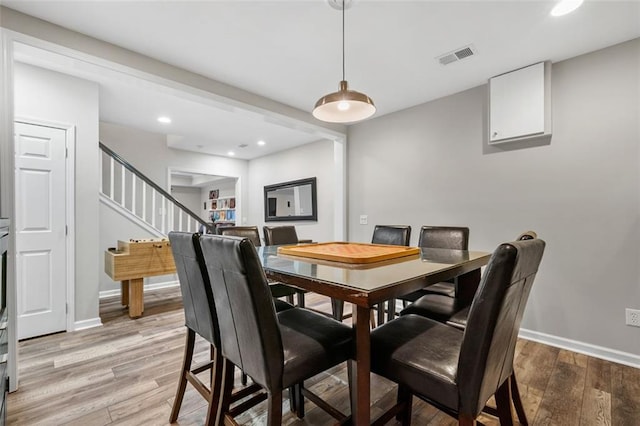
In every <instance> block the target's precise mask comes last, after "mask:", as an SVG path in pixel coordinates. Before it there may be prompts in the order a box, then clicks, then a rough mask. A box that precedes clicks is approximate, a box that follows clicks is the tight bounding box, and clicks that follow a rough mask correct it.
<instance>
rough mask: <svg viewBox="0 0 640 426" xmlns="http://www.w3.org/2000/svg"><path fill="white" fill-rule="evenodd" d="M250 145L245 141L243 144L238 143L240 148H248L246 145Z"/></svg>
mask: <svg viewBox="0 0 640 426" xmlns="http://www.w3.org/2000/svg"><path fill="white" fill-rule="evenodd" d="M248 146H249V145H247V144H246V143H243V144H241V145H238V148H246V147H248Z"/></svg>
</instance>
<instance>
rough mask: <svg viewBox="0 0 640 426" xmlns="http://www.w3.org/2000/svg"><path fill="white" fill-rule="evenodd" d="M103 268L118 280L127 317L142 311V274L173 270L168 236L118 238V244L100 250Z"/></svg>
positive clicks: (159, 273)
mask: <svg viewBox="0 0 640 426" xmlns="http://www.w3.org/2000/svg"><path fill="white" fill-rule="evenodd" d="M104 271H105V272H106V273H107V275H109V277H111V279H112V280H114V281H120V282H121V289H122V305H124V306H129V317H131V318H139V317H141V316H142V313H143V312H144V293H143V283H144V278H145V277H152V276H155V275H168V274H175V273H176V264H175V263H174V261H173V254H172V253H171V245H170V244H169V240H167V239H165V238H163V239H147V240H129V241H118V247H117V248H115V249H109V250H107V251H105V253H104Z"/></svg>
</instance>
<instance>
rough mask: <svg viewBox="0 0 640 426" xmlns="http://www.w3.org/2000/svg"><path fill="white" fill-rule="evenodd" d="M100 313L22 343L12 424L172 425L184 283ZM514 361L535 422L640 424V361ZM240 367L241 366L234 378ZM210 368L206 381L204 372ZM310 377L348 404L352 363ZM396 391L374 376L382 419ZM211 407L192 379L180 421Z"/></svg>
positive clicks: (200, 417)
mask: <svg viewBox="0 0 640 426" xmlns="http://www.w3.org/2000/svg"><path fill="white" fill-rule="evenodd" d="M306 303H307V306H310V307H312V308H314V309H318V310H322V311H324V312H331V305H330V301H329V299H328V298H326V297H322V296H317V295H314V294H312V293H308V294H307V295H306ZM346 308H347V309H348V308H350V306H349V304H347V306H346ZM100 315H101V318H102V321H103V327H98V328H93V329H88V330H82V331H78V332H73V333H59V334H53V335H49V336H43V337H39V338H35V339H30V340H25V341H23V342H20V343H19V351H20V365H19V366H18V367H19V369H20V373H21V379H20V388H19V390H18V391H17V392H14V393H12V394H10V395H9V399H8V423H9V424H12V425H30V426H31V425H47V426H50V425H56V424H65V425H66V424H71V425H78V426H80V425H82V426H85V425H89V426H93V425H96V426H98V425H116V424H118V425H136V426H138V425H140V426H143V425H165V424H168V418H169V411H170V409H171V405H172V403H173V399H174V396H175V390H176V386H177V383H178V371H179V369H180V364H181V362H182V353H183V346H184V333H185V328H184V314H183V312H182V308H181V294H180V290H179V288H177V287H176V288H169V289H163V290H157V291H150V292H148V293H146V294H145V315H144V316H143V317H141V318H139V319H136V320H131V319H129V317H128V312H127V311H126V310H123V309H122V308H121V306H120V300H119V298H118V297H112V298H108V299H104V300H101V302H100ZM350 321H351V320H350V319H347V320H345V323H350ZM208 356H209V349H208V344H207V342H205V341H204V340H203V339H198V340H197V341H196V348H195V355H194V361H195V362H201V361H204V360H205V359H208ZM514 366H515V371H516V376H517V378H518V385H519V388H520V393H521V397H522V400H523V405H524V408H525V410H526V412H527V416H528V419H529V422H530V424H532V425H533V424H535V425H544V424H549V425H563V426H564V425H571V424H578V423H580V424H582V425H616V426H617V425H623V426H625V425H634V426H637V425H638V419H640V370H638V369H635V368H631V367H626V366H622V365H618V364H614V363H611V362H608V361H603V360H599V359H595V358H591V357H587V356H585V355H580V354H575V353H571V352H569V351H563V350H559V349H556V348H552V347H549V346H545V345H542V344H539V343H535V342H531V341H526V340H520V341H518V343H517V345H516V357H515V362H514ZM239 374H240V373H239V371H236V380H237V382H236V383H239ZM202 377H203V379H204V380H205V381H206V377H207V376H206V373H203V376H202ZM305 383H306V385H307V386H308V387H310V388H311V389H312V390H313V391H314V392H317V393H319V394H320V396H321V397H323V398H325V399H328V401H329V402H330V403H331V404H333V405H336V406H337V408H338V409H340V410H341V411H343V412H345V413H349V412H350V407H349V391H348V388H347V373H346V367H345V364H342V365H339V366H337V367H335V368H333V369H331V370H329V371H328V372H325V373H322V374H319V375H317V376H316V377H313V378H311V379H310V380H308V381H307V382H305ZM286 395H287V393H286V392H285V398H284V401H283V424H284V425H322V426H324V425H332V424H334V421H333V419H332V418H331V417H330V416H329V415H327V414H326V413H324V411H322V410H321V409H319V408H318V407H316V406H315V404H313V403H311V402H309V401H306V405H305V407H306V416H305V418H304V419H303V420H299V419H298V418H297V417H296V416H295V415H294V414H292V413H291V412H290V411H289V405H288V400H287V398H286ZM395 398H396V385H395V384H394V383H392V382H390V381H388V380H386V379H384V378H382V377H379V376H377V375H375V374H373V375H371V403H372V408H371V413H372V416H373V417H374V418H375V417H377V416H378V415H379V414H381V413H382V412H384V411H385V410H387V409H388V408H390V407H391V406H392V405H393V404H394V403H395ZM205 410H206V402H205V401H204V399H203V398H202V397H201V396H200V394H198V393H197V392H196V391H195V390H194V389H193V387H192V386H187V391H186V393H185V398H184V402H183V405H182V409H181V410H180V416H179V418H178V422H177V424H179V425H183V426H184V425H188V426H196V425H202V424H203V422H204V419H205ZM265 416H266V404H265V403H262V404H259V405H257V406H256V407H254V408H253V409H252V410H250V411H249V412H247V413H244V414H243V415H241V416H239V417H238V419H237V420H238V421H239V423H240V424H242V425H247V426H249V425H251V426H258V425H262V424H264V421H265ZM479 420H481V421H482V423H483V424H485V425H486V426H497V425H498V424H499V422H498V420H497V419H496V418H494V417H491V416H488V415H484V414H483V415H481V416H480V418H479ZM412 421H413V424H414V425H420V426H422V425H426V426H435V425H454V424H456V421H455V419H453V418H451V417H449V416H447V415H446V414H443V413H441V412H439V411H438V410H437V409H436V408H434V407H432V406H430V405H429V404H427V403H425V402H424V401H421V400H419V399H418V398H414V402H413V419H412ZM515 422H516V418H515V416H514V424H516V423H515ZM391 424H397V423H394V422H391Z"/></svg>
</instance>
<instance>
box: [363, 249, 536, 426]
mask: <svg viewBox="0 0 640 426" xmlns="http://www.w3.org/2000/svg"><path fill="white" fill-rule="evenodd" d="M544 248H545V242H544V241H542V240H540V239H532V240H523V241H515V242H512V243H504V244H501V245H500V246H499V247H498V248H497V249H496V251H495V252H494V253H493V255H492V256H491V260H490V261H489V264H488V265H487V267H486V270H485V274H484V276H483V277H482V280H481V283H480V286H479V289H478V293H477V294H476V297H475V298H474V300H473V303H472V304H471V307H470V310H469V317H468V322H467V326H466V328H465V329H464V330H461V329H457V328H455V327H451V326H448V325H446V324H442V323H440V322H437V321H433V320H431V319H429V318H425V317H421V316H419V315H411V314H409V315H404V316H401V317H399V318H397V319H395V320H393V321H390V322H388V323H386V324H384V325H382V326H381V327H378V328H376V329H374V330H373V331H372V332H371V369H372V371H373V372H374V373H376V374H379V375H381V376H383V377H386V378H388V379H390V380H392V381H394V382H396V383H398V384H399V386H398V404H396V405H395V406H394V407H393V408H392V409H391V410H389V411H388V412H387V413H385V414H383V415H382V416H381V418H380V419H379V420H378V421H379V422H380V424H382V423H384V422H386V421H389V420H391V419H392V418H393V417H394V416H396V418H398V420H401V422H402V424H403V425H409V424H410V423H411V405H412V403H411V400H412V396H413V395H416V396H418V397H419V398H421V399H423V400H425V401H426V402H428V403H430V404H432V405H433V406H435V407H437V408H438V409H440V410H442V411H444V412H445V413H447V414H449V415H451V416H454V417H456V418H457V419H458V423H459V424H460V425H473V424H474V421H475V419H476V417H477V416H478V415H479V414H480V412H481V411H483V409H485V408H486V403H487V401H488V400H489V398H490V397H491V396H492V395H495V399H496V405H497V410H495V412H493V413H494V414H497V415H498V417H499V418H500V424H502V425H511V424H512V422H513V420H512V414H511V404H510V400H509V377H511V375H512V373H513V359H514V353H515V345H516V341H517V337H518V330H519V328H520V322H521V320H522V315H523V313H524V310H525V306H526V303H527V299H528V297H529V293H530V291H531V287H532V285H533V281H534V278H535V276H536V273H537V271H538V267H539V265H540V261H541V259H542V255H543V252H544Z"/></svg>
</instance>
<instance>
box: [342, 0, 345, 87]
mask: <svg viewBox="0 0 640 426" xmlns="http://www.w3.org/2000/svg"><path fill="white" fill-rule="evenodd" d="M344 2H345V0H342V80H343V81H344V75H345V72H344V69H345V67H344Z"/></svg>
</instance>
